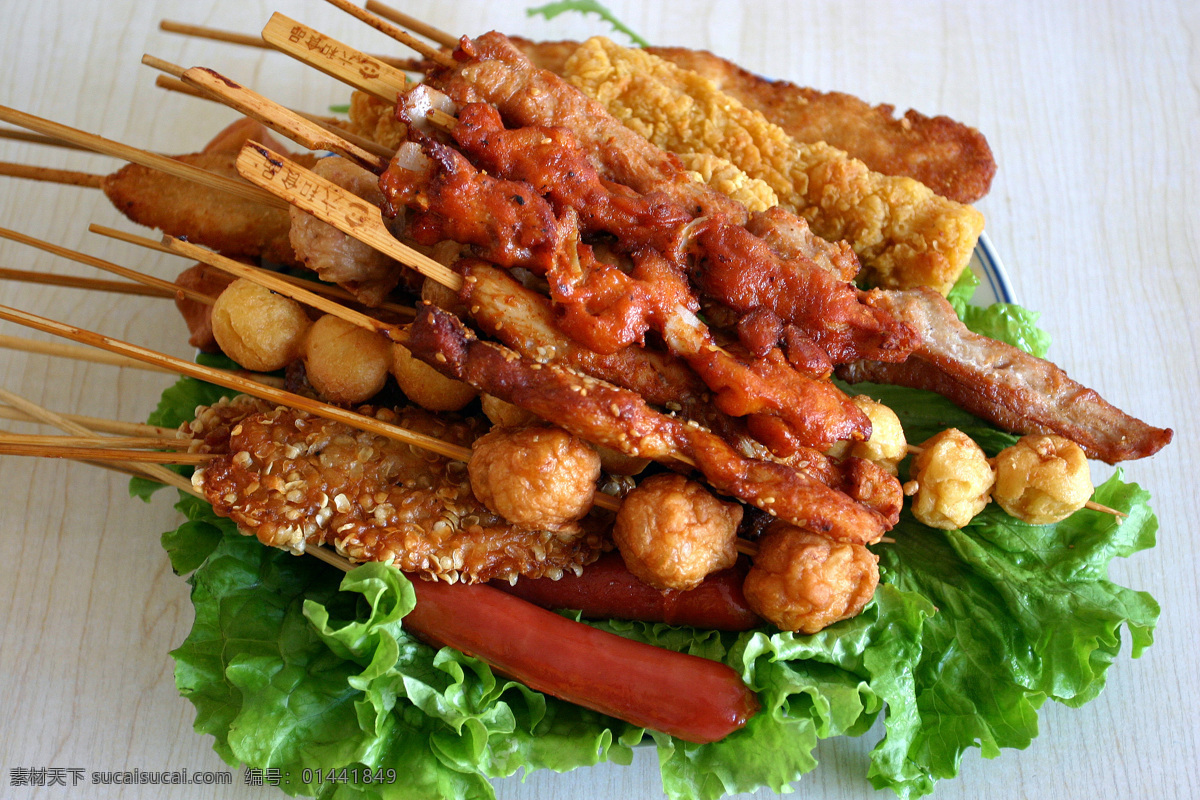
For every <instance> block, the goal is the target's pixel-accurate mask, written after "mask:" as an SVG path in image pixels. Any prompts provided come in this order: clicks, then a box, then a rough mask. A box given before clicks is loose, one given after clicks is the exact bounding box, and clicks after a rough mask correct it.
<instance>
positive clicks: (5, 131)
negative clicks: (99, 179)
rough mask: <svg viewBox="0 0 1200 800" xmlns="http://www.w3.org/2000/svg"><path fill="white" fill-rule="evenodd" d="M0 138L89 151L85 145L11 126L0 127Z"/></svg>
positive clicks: (84, 151)
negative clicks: (81, 145)
mask: <svg viewBox="0 0 1200 800" xmlns="http://www.w3.org/2000/svg"><path fill="white" fill-rule="evenodd" d="M0 139H9V140H11V141H14V142H25V143H27V144H44V145H47V146H49V147H61V148H63V149H64V150H78V151H80V152H83V153H90V152H91V151H90V150H88V149H87V148H86V147H80V146H79V145H77V144H72V143H71V142H68V141H64V140H63V139H57V138H55V137H53V136H43V135H42V134H40V133H30V132H29V131H22V130H15V129H13V128H0Z"/></svg>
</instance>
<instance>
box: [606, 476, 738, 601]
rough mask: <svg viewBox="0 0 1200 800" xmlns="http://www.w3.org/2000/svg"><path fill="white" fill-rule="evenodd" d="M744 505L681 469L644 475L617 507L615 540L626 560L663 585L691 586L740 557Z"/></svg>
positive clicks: (632, 569)
mask: <svg viewBox="0 0 1200 800" xmlns="http://www.w3.org/2000/svg"><path fill="white" fill-rule="evenodd" d="M741 521H742V507H741V506H740V505H739V504H737V503H726V502H723V501H721V500H718V499H717V498H716V497H713V495H712V493H710V492H709V491H708V490H707V489H705V488H704V487H703V486H702V485H700V484H699V483H696V482H695V481H689V480H687V479H686V478H684V477H683V476H682V475H676V474H675V473H673V472H671V473H662V474H659V475H653V476H651V477H649V478H647V479H646V480H644V481H642V482H641V483H640V484H638V486H637V487H636V488H634V489H633V491H631V492H630V493H629V494H628V495H626V497H625V500H624V502H622V503H621V508H620V510H618V511H617V522H616V525H614V526H613V541H615V542H616V543H617V549H618V550H619V551H620V552H621V558H622V559H623V560H624V561H625V566H626V567H627V568H628V569H629V571H630V572H632V573H633V574H634V575H636V576H637V577H638V578H639V579H641V580H642V581H644V582H646V583H648V584H650V585H651V586H654V587H656V588H658V589H664V590H665V589H691V588H694V587H696V586H698V585H699V584H700V582H701V581H703V580H704V576H706V575H708V574H709V573H711V572H716V571H717V570H721V569H725V568H726V567H732V566H733V564H734V562H736V561H737V527H738V524H739V523H740V522H741Z"/></svg>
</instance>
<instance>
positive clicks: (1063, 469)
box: [992, 434, 1092, 525]
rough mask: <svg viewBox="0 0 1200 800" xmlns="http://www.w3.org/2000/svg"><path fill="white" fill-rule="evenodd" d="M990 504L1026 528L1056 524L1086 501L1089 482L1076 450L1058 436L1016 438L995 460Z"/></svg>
mask: <svg viewBox="0 0 1200 800" xmlns="http://www.w3.org/2000/svg"><path fill="white" fill-rule="evenodd" d="M995 463H996V486H995V488H994V489H992V498H993V499H994V500H995V501H996V502H997V503H999V504H1000V507H1001V508H1003V509H1004V510H1005V511H1007V512H1008V513H1009V514H1011V515H1012V516H1014V517H1016V518H1017V519H1019V520H1022V521H1024V522H1028V523H1030V524H1032V525H1049V524H1050V523H1052V522H1059V521H1060V520H1064V519H1066V518H1067V517H1069V516H1071V515H1072V514H1074V513H1075V512H1076V511H1078V510H1079V509H1081V508H1083V505H1084V503H1086V502H1087V501H1088V498H1090V497H1091V496H1092V476H1091V473H1090V472H1089V470H1088V463H1087V456H1086V455H1084V452H1083V450H1082V448H1080V447H1079V445H1077V444H1075V443H1074V442H1072V441H1071V440H1070V439H1064V438H1063V437H1061V436H1053V435H1036V434H1031V435H1029V436H1022V437H1021V439H1020V441H1018V442H1017V443H1016V444H1014V445H1013V446H1012V447H1009V448H1007V449H1005V450H1001V451H1000V455H998V456H996V462H995Z"/></svg>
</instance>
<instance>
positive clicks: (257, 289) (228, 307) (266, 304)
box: [212, 278, 312, 372]
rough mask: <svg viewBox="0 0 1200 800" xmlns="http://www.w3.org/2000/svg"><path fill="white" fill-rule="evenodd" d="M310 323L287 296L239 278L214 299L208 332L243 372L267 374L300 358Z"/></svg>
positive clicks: (299, 307)
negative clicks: (210, 330) (250, 371)
mask: <svg viewBox="0 0 1200 800" xmlns="http://www.w3.org/2000/svg"><path fill="white" fill-rule="evenodd" d="M311 327H312V321H311V320H309V318H308V315H307V314H305V313H304V308H303V307H302V306H301V305H300V304H299V303H297V302H296V301H295V300H293V299H291V298H290V297H284V296H283V295H281V294H275V293H274V292H272V291H271V290H270V289H267V288H265V287H263V286H259V285H258V284H257V283H254V282H253V281H249V280H246V279H245V278H239V279H237V280H236V281H234V282H233V283H231V284H229V286H228V287H226V288H225V291H223V292H221V294H220V295H218V296H217V301H216V302H215V303H213V307H212V332H213V337H214V338H216V340H217V344H219V345H220V346H221V349H222V350H223V351H224V352H225V355H227V356H229V357H230V358H232V359H233V360H234V361H236V362H237V363H239V364H241V365H242V366H243V367H245V368H246V369H252V370H255V371H258V372H271V371H273V370H277V369H282V368H283V367H285V366H287V365H288V364H290V363H291V362H293V361H295V360H296V359H297V358H299V357H300V353H301V350H302V348H303V345H304V340H305V336H306V335H307V334H308V332H309V329H310V328H311Z"/></svg>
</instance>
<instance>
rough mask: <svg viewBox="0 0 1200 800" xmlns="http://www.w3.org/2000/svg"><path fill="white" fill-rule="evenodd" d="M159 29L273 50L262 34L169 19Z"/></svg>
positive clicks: (390, 60)
mask: <svg viewBox="0 0 1200 800" xmlns="http://www.w3.org/2000/svg"><path fill="white" fill-rule="evenodd" d="M158 27H159V30H163V31H166V32H167V33H178V34H182V35H183V36H193V37H196V38H198V39H210V40H212V41H214V42H225V43H227V44H240V45H244V46H246V47H258V48H261V49H263V50H274V49H275V48H274V47H272V46H271V45H270V44H268V43H267V42H265V41H263V38H262V36H252V35H250V34H247V33H236V32H234V31H224V30H220V29H219V28H208V27H205V26H203V25H190V24H188V23H184V22H173V21H171V20H169V19H164V20H161V21H160V22H159V23H158ZM371 58H374V59H376V60H378V61H382V62H383V63H384V64H388V65H389V66H393V67H396V66H399V65H400V64H404V63H407V61H408V60H407V59H403V58H394V57H392V56H381V55H373V56H371Z"/></svg>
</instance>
